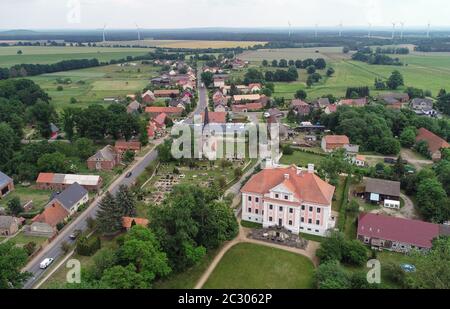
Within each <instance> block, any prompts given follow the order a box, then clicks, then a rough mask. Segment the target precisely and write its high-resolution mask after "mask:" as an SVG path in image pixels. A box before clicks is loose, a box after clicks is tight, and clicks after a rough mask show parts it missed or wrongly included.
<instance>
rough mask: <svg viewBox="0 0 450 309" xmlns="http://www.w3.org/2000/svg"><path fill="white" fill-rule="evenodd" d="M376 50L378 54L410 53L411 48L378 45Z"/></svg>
mask: <svg viewBox="0 0 450 309" xmlns="http://www.w3.org/2000/svg"><path fill="white" fill-rule="evenodd" d="M375 52H376V53H377V54H389V55H408V54H409V48H407V47H384V48H382V47H377V48H376V50H375Z"/></svg>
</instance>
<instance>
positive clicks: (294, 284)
mask: <svg viewBox="0 0 450 309" xmlns="http://www.w3.org/2000/svg"><path fill="white" fill-rule="evenodd" d="M313 271H314V266H313V264H312V262H311V261H310V260H309V259H308V258H306V257H304V256H301V255H298V254H295V253H292V252H287V251H283V250H279V249H275V248H270V247H266V246H260V245H255V244H246V243H244V244H238V245H236V246H234V247H233V248H231V249H230V250H229V251H228V252H227V253H226V254H225V255H224V257H223V258H222V260H221V261H220V263H219V265H217V267H216V269H215V270H214V272H213V273H212V274H211V276H210V277H209V279H208V281H207V282H206V284H205V285H204V288H205V289H308V288H312V287H313Z"/></svg>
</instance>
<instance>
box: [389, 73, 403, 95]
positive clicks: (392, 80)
mask: <svg viewBox="0 0 450 309" xmlns="http://www.w3.org/2000/svg"><path fill="white" fill-rule="evenodd" d="M386 84H387V86H388V87H389V89H392V90H396V89H397V88H398V87H400V86H403V85H404V81H403V75H402V74H401V73H400V72H399V71H394V72H392V74H391V76H390V77H389V79H388V81H387V83H386Z"/></svg>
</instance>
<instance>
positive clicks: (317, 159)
mask: <svg viewBox="0 0 450 309" xmlns="http://www.w3.org/2000/svg"><path fill="white" fill-rule="evenodd" d="M323 159H324V157H323V156H321V155H318V154H313V153H308V152H304V151H299V150H294V153H293V154H292V155H283V157H282V158H281V160H280V163H281V164H286V165H291V164H295V165H297V166H302V167H307V166H308V164H310V163H312V164H314V165H315V166H318V165H320V163H321V162H322V160H323Z"/></svg>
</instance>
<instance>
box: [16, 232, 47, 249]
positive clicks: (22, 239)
mask: <svg viewBox="0 0 450 309" xmlns="http://www.w3.org/2000/svg"><path fill="white" fill-rule="evenodd" d="M46 240H47V237H37V236H28V235H25V233H24V232H20V233H19V234H17V235H16V236H14V237H13V238H11V239H10V241H13V242H15V243H16V244H17V245H26V244H27V243H29V242H34V243H36V246H37V247H38V246H39V245H41V244H42V243H44V242H45V241H46Z"/></svg>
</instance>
